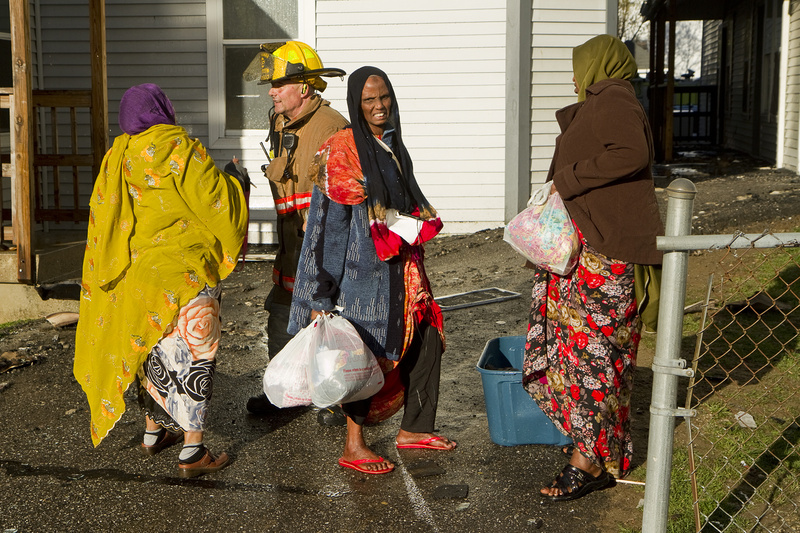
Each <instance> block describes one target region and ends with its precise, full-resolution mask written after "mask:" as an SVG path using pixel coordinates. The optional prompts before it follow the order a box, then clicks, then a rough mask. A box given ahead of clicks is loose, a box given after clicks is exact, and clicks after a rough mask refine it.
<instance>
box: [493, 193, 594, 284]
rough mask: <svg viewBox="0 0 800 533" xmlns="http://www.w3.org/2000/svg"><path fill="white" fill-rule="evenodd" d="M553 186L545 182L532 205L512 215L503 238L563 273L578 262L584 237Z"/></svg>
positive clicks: (535, 260) (547, 267)
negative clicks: (579, 234) (576, 228)
mask: <svg viewBox="0 0 800 533" xmlns="http://www.w3.org/2000/svg"><path fill="white" fill-rule="evenodd" d="M551 186H552V182H547V183H545V184H544V185H543V186H542V187H541V188H540V189H539V190H537V191H536V193H535V194H534V195H533V196H532V197H531V199H530V200H529V201H528V206H529V207H527V208H526V209H524V210H523V211H522V212H520V213H519V214H518V215H517V216H515V217H514V218H512V219H511V221H510V222H509V223H508V224H507V225H506V228H505V231H504V232H503V240H504V241H506V242H507V243H508V244H510V245H511V247H512V248H514V250H516V251H517V252H519V253H520V254H521V255H522V256H523V257H525V258H526V259H528V260H529V261H530V262H531V263H533V264H534V265H536V266H538V267H540V268H543V269H545V270H547V271H549V272H553V273H554V274H558V275H559V276H564V275H565V274H568V273H569V272H570V271H571V270H572V269H573V268H574V267H575V265H576V264H577V263H578V255H579V254H580V251H581V241H580V238H578V232H577V231H575V226H574V225H573V224H572V219H571V218H570V216H569V212H568V211H567V208H566V207H565V206H564V201H563V200H562V199H561V196H560V195H559V194H558V192H554V193H552V194H550V187H551Z"/></svg>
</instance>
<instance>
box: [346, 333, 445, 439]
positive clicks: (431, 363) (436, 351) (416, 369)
mask: <svg viewBox="0 0 800 533" xmlns="http://www.w3.org/2000/svg"><path fill="white" fill-rule="evenodd" d="M441 366H442V339H441V338H440V337H439V332H438V331H437V330H436V328H434V327H432V326H430V325H429V324H428V323H427V322H423V323H422V324H420V326H419V328H418V329H417V331H416V332H415V334H414V339H413V340H412V341H411V346H409V348H408V353H406V355H405V356H403V359H402V360H401V361H400V369H399V372H400V380H401V382H402V383H403V387H404V388H405V397H404V398H403V421H402V422H401V423H400V429H403V430H405V431H408V432H410V433H430V432H432V431H433V429H434V425H435V423H436V408H437V405H438V403H439V374H440V371H441ZM371 401H372V400H371V399H369V398H367V399H366V400H361V401H358V402H352V403H346V404H343V405H342V410H343V411H344V413H345V414H346V415H347V416H348V417H350V418H351V419H352V420H353V421H354V422H355V423H356V424H358V425H363V424H364V420H365V419H366V418H367V414H368V413H369V406H370V403H371Z"/></svg>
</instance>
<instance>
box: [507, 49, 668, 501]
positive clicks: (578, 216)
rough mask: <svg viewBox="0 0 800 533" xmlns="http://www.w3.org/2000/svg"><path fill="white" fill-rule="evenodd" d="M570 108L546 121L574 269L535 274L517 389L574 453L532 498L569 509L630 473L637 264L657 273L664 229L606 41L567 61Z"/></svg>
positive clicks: (646, 153) (624, 70)
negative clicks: (553, 122) (552, 126)
mask: <svg viewBox="0 0 800 533" xmlns="http://www.w3.org/2000/svg"><path fill="white" fill-rule="evenodd" d="M572 66H573V72H574V74H575V77H574V78H573V81H574V82H575V92H576V93H577V94H578V103H576V104H572V105H570V106H568V107H565V108H564V109H561V110H559V111H558V112H556V119H557V120H558V124H559V126H560V127H561V135H559V136H558V138H557V139H556V148H555V154H554V155H553V161H552V164H551V166H550V173H549V175H548V180H552V183H553V190H554V191H557V192H558V193H559V195H560V196H561V198H563V200H564V204H565V206H566V207H567V210H568V211H569V214H570V216H571V217H572V220H573V222H574V223H575V227H576V229H577V230H578V234H579V235H580V237H581V242H582V251H581V253H580V260H579V263H578V265H577V266H576V268H575V269H574V270H573V271H572V272H570V273H568V274H567V275H565V276H557V275H555V274H548V273H547V272H544V271H541V270H537V271H536V273H535V276H534V286H533V301H532V305H531V311H530V325H529V328H528V336H527V343H526V346H525V360H524V363H523V385H524V386H525V387H526V389H527V390H528V392H529V393H530V394H531V396H532V397H533V398H534V400H536V402H537V404H538V405H539V407H541V409H542V411H543V412H545V413H546V414H547V415H548V416H549V417H550V419H551V420H552V421H553V423H554V424H555V425H556V427H558V428H559V429H560V430H561V431H562V432H563V433H564V434H565V435H569V436H570V437H571V438H572V440H573V442H574V450H573V451H572V453H571V457H570V460H569V463H568V464H567V465H566V466H565V467H564V469H563V470H562V471H561V473H560V474H559V475H558V476H557V477H556V478H555V480H554V481H553V482H552V483H551V484H550V485H549V486H547V487H544V488H542V489H541V493H542V495H543V496H544V497H545V498H547V499H550V500H556V501H560V500H574V499H576V498H580V497H581V496H584V495H585V494H588V493H589V492H592V491H593V490H600V489H603V488H605V487H607V486H609V485H612V484H613V478H622V477H624V476H626V475H627V474H628V472H630V470H631V458H632V456H633V444H632V441H631V435H630V400H631V390H632V388H633V371H634V368H635V366H636V351H637V348H638V345H639V339H640V332H641V324H642V322H641V317H640V314H639V308H638V305H637V301H636V298H635V291H634V275H633V272H634V268H635V265H637V264H639V265H655V264H660V263H661V253H660V252H659V251H658V250H657V249H656V235H663V231H664V230H663V226H662V224H661V217H660V214H659V210H658V205H657V203H656V197H655V190H654V187H653V177H652V173H651V165H652V162H653V142H652V136H651V133H650V127H649V125H648V121H647V116H646V115H645V112H644V109H642V106H641V105H640V104H639V102H638V101H637V99H636V94H635V92H634V89H633V86H632V85H631V83H630V82H629V81H628V80H630V79H631V78H633V77H634V76H635V75H636V63H635V61H634V59H633V56H632V55H631V53H630V52H629V51H628V49H627V48H626V47H625V45H624V44H623V43H622V42H621V41H620V40H619V39H617V38H616V37H612V36H610V35H599V36H597V37H594V38H592V39H590V40H589V41H587V42H586V43H584V44H582V45H580V46H578V47H576V48H575V49H574V50H573V53H572Z"/></svg>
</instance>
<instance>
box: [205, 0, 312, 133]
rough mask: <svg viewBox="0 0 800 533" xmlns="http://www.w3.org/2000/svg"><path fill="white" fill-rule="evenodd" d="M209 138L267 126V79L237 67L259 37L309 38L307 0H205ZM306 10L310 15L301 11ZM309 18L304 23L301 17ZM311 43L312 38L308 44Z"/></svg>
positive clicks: (250, 57)
mask: <svg viewBox="0 0 800 533" xmlns="http://www.w3.org/2000/svg"><path fill="white" fill-rule="evenodd" d="M206 8H207V28H208V30H207V32H208V85H209V103H208V105H209V137H210V139H209V141H210V143H211V145H212V146H214V145H215V143H216V142H217V141H221V142H222V144H225V139H233V138H237V137H242V136H247V135H251V134H263V131H264V130H267V129H269V117H268V112H269V109H270V107H272V99H271V98H270V97H269V95H268V94H267V92H268V91H269V87H270V86H269V85H258V81H257V80H256V81H253V82H245V81H244V80H243V79H242V73H243V72H244V70H245V69H246V68H247V66H248V65H249V64H250V61H252V60H253V58H254V57H255V56H256V54H257V53H258V47H259V45H260V44H261V43H267V42H278V41H286V40H301V41H303V42H307V43H309V44H312V43H313V35H314V27H313V12H314V11H313V10H314V1H313V0H207V1H206ZM308 13H310V14H311V15H312V16H310V17H309V16H307V14H308ZM308 21H310V22H311V24H310V27H308V24H307V22H308ZM312 46H313V44H312Z"/></svg>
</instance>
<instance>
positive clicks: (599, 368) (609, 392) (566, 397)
mask: <svg viewBox="0 0 800 533" xmlns="http://www.w3.org/2000/svg"><path fill="white" fill-rule="evenodd" d="M633 268H634V265H633V264H632V263H624V262H622V261H617V260H614V259H611V258H608V257H606V256H605V255H603V254H601V253H600V252H598V251H597V250H595V249H594V248H592V247H591V246H589V245H588V244H586V242H584V243H583V250H582V251H581V255H580V262H579V263H578V265H577V266H576V268H575V269H574V270H573V271H572V273H570V274H569V275H567V276H564V277H561V276H557V275H554V274H550V273H548V272H545V271H543V270H536V272H535V275H534V284H533V295H532V299H533V300H532V304H531V311H530V322H529V325H528V335H527V342H526V344H525V360H524V363H523V380H522V383H523V386H524V387H525V388H526V390H527V391H528V393H530V395H531V396H532V397H533V399H534V400H536V403H537V404H538V405H539V407H541V409H542V411H544V413H545V414H547V416H548V417H550V419H551V420H552V421H553V423H554V424H555V425H556V427H558V428H559V429H560V430H561V431H562V432H563V433H564V434H565V435H569V436H571V437H572V439H573V441H574V443H575V446H576V447H577V448H578V449H580V451H581V453H583V455H584V456H586V457H587V458H589V459H590V460H591V461H592V462H593V463H595V464H597V465H598V466H603V467H604V468H605V469H606V470H607V471H608V472H609V473H610V474H611V475H613V476H614V477H616V478H622V477H625V476H626V475H627V474H628V473H629V471H630V468H631V457H632V455H633V443H632V440H631V435H630V431H629V428H630V402H631V391H632V388H633V371H634V369H635V367H636V351H637V349H638V346H639V339H640V332H641V323H640V320H639V314H638V312H637V309H636V298H635V295H634V287H633Z"/></svg>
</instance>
